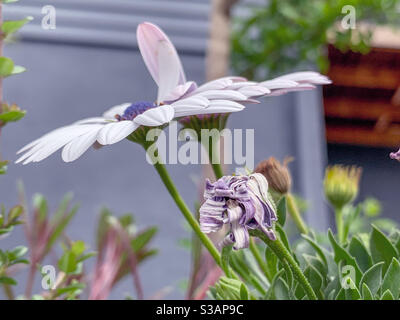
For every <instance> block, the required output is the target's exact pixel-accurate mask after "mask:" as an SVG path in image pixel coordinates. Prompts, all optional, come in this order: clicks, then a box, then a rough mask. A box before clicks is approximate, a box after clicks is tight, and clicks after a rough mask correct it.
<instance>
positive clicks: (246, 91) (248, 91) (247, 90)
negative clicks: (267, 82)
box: [238, 85, 271, 98]
mask: <svg viewBox="0 0 400 320" xmlns="http://www.w3.org/2000/svg"><path fill="white" fill-rule="evenodd" d="M238 91H239V92H240V93H242V94H243V95H245V96H246V97H247V98H251V97H259V96H264V95H267V94H269V93H271V90H269V89H268V88H266V87H263V86H258V85H255V86H247V87H242V88H240V89H239V90H238Z"/></svg>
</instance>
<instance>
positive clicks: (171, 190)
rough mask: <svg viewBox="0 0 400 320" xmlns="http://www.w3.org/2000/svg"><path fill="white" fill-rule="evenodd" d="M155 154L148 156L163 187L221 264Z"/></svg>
mask: <svg viewBox="0 0 400 320" xmlns="http://www.w3.org/2000/svg"><path fill="white" fill-rule="evenodd" d="M156 154H158V153H157V152H155V153H154V154H153V155H151V154H149V156H150V157H151V158H153V159H152V160H153V165H154V168H155V169H156V170H157V172H158V174H159V175H160V178H161V180H162V182H163V183H164V185H165V187H166V188H167V190H168V191H169V193H170V195H171V197H172V198H173V199H174V201H175V203H176V205H177V206H178V208H179V209H180V210H181V212H182V214H183V216H184V217H185V219H186V221H187V222H188V223H189V225H190V226H191V227H192V229H193V231H194V233H195V234H196V235H197V236H198V237H199V239H200V241H201V242H202V243H203V245H204V246H205V247H206V249H207V250H208V252H209V253H210V254H211V256H212V257H213V258H214V260H215V262H216V263H217V265H218V266H221V256H220V254H219V251H218V250H217V248H216V247H215V246H214V244H213V243H212V241H211V240H210V238H209V237H208V236H206V235H205V234H204V233H203V232H202V231H201V230H200V225H199V223H198V222H197V220H196V219H195V218H194V216H193V214H192V213H191V211H190V209H189V208H188V206H187V205H186V203H185V201H184V200H183V199H182V197H181V195H180V194H179V191H178V189H177V188H176V187H175V184H174V182H173V181H172V179H171V177H170V175H169V173H168V171H167V169H166V168H165V165H164V164H162V163H161V161H160V159H159V158H158V156H157V155H156Z"/></svg>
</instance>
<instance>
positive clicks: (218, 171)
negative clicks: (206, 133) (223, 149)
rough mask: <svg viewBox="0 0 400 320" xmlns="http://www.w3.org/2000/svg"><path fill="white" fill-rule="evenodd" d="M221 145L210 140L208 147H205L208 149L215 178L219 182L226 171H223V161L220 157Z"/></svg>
mask: <svg viewBox="0 0 400 320" xmlns="http://www.w3.org/2000/svg"><path fill="white" fill-rule="evenodd" d="M219 145H220V144H219V143H217V142H216V141H215V139H212V138H210V139H209V141H208V144H207V146H205V147H206V148H207V152H208V157H209V159H210V164H211V167H212V168H213V171H214V174H215V178H216V179H217V180H218V179H220V178H222V177H223V176H224V171H223V170H222V166H221V161H220V157H219V153H220V150H218V148H217V147H219Z"/></svg>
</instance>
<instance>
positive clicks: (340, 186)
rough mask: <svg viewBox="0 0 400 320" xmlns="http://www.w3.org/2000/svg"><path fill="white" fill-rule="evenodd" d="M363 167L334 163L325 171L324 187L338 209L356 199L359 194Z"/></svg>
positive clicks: (332, 203)
mask: <svg viewBox="0 0 400 320" xmlns="http://www.w3.org/2000/svg"><path fill="white" fill-rule="evenodd" d="M360 177H361V168H359V167H356V166H342V165H334V166H331V167H328V168H327V169H326V171H325V179H324V189H325V195H326V198H327V199H328V201H329V202H330V203H331V205H332V206H333V207H335V208H336V209H340V208H343V206H345V205H346V204H348V203H351V202H352V201H354V199H355V198H356V197H357V194H358V186H359V182H360Z"/></svg>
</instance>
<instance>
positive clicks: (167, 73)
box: [157, 41, 180, 103]
mask: <svg viewBox="0 0 400 320" xmlns="http://www.w3.org/2000/svg"><path fill="white" fill-rule="evenodd" d="M179 76H180V61H179V59H177V58H176V52H175V48H174V47H173V46H172V44H171V43H170V42H168V41H160V42H159V43H158V97H157V101H158V102H159V103H160V102H163V101H164V100H165V98H166V97H168V95H169V94H170V93H171V92H173V91H174V89H175V88H176V87H177V86H178V84H179Z"/></svg>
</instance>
